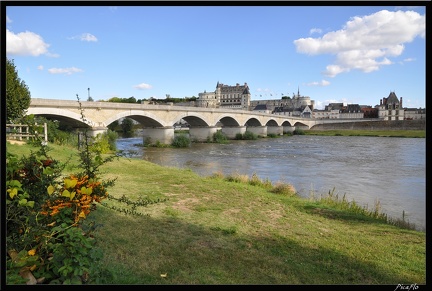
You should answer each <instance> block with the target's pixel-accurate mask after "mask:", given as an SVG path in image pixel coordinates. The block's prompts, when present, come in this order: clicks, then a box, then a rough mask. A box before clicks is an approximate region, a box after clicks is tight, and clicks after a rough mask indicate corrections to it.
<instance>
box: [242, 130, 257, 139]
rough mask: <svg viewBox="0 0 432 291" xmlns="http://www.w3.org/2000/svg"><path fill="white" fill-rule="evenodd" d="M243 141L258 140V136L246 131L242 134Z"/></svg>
mask: <svg viewBox="0 0 432 291" xmlns="http://www.w3.org/2000/svg"><path fill="white" fill-rule="evenodd" d="M243 139H245V140H255V139H258V136H257V135H256V134H255V133H253V132H252V131H248V130H246V131H245V133H244V134H243Z"/></svg>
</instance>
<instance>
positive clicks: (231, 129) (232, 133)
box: [222, 126, 246, 139]
mask: <svg viewBox="0 0 432 291" xmlns="http://www.w3.org/2000/svg"><path fill="white" fill-rule="evenodd" d="M245 132H246V126H224V127H222V133H223V134H225V135H226V137H227V138H228V139H235V138H236V135H237V134H241V135H243V134H244V133H245Z"/></svg>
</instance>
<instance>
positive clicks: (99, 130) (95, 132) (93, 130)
mask: <svg viewBox="0 0 432 291" xmlns="http://www.w3.org/2000/svg"><path fill="white" fill-rule="evenodd" d="M107 131H108V127H104V126H98V127H92V128H90V130H89V131H88V133H89V135H90V136H92V137H96V136H97V135H98V134H104V133H105V132H107Z"/></svg>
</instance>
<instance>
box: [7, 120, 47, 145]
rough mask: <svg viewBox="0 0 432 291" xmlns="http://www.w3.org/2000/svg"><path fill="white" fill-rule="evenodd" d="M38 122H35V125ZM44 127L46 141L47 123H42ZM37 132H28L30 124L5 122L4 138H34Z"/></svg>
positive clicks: (45, 139)
mask: <svg viewBox="0 0 432 291" xmlns="http://www.w3.org/2000/svg"><path fill="white" fill-rule="evenodd" d="M37 125H38V124H37V123H36V124H35V126H37ZM43 128H44V133H43V134H44V141H45V143H47V142H48V129H47V124H46V123H44V124H43ZM37 134H38V132H37V131H36V132H35V133H31V132H30V126H29V125H27V124H6V139H7V140H20V141H22V140H23V139H24V140H29V139H30V138H36V135H37Z"/></svg>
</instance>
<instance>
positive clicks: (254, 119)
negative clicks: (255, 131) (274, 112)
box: [245, 117, 262, 126]
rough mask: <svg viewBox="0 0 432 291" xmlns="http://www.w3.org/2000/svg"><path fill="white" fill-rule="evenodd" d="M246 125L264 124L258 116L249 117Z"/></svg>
mask: <svg viewBox="0 0 432 291" xmlns="http://www.w3.org/2000/svg"><path fill="white" fill-rule="evenodd" d="M245 125H246V126H262V124H261V122H260V121H259V120H258V119H257V118H255V117H252V118H249V119H248V120H247V121H246V122H245Z"/></svg>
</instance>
